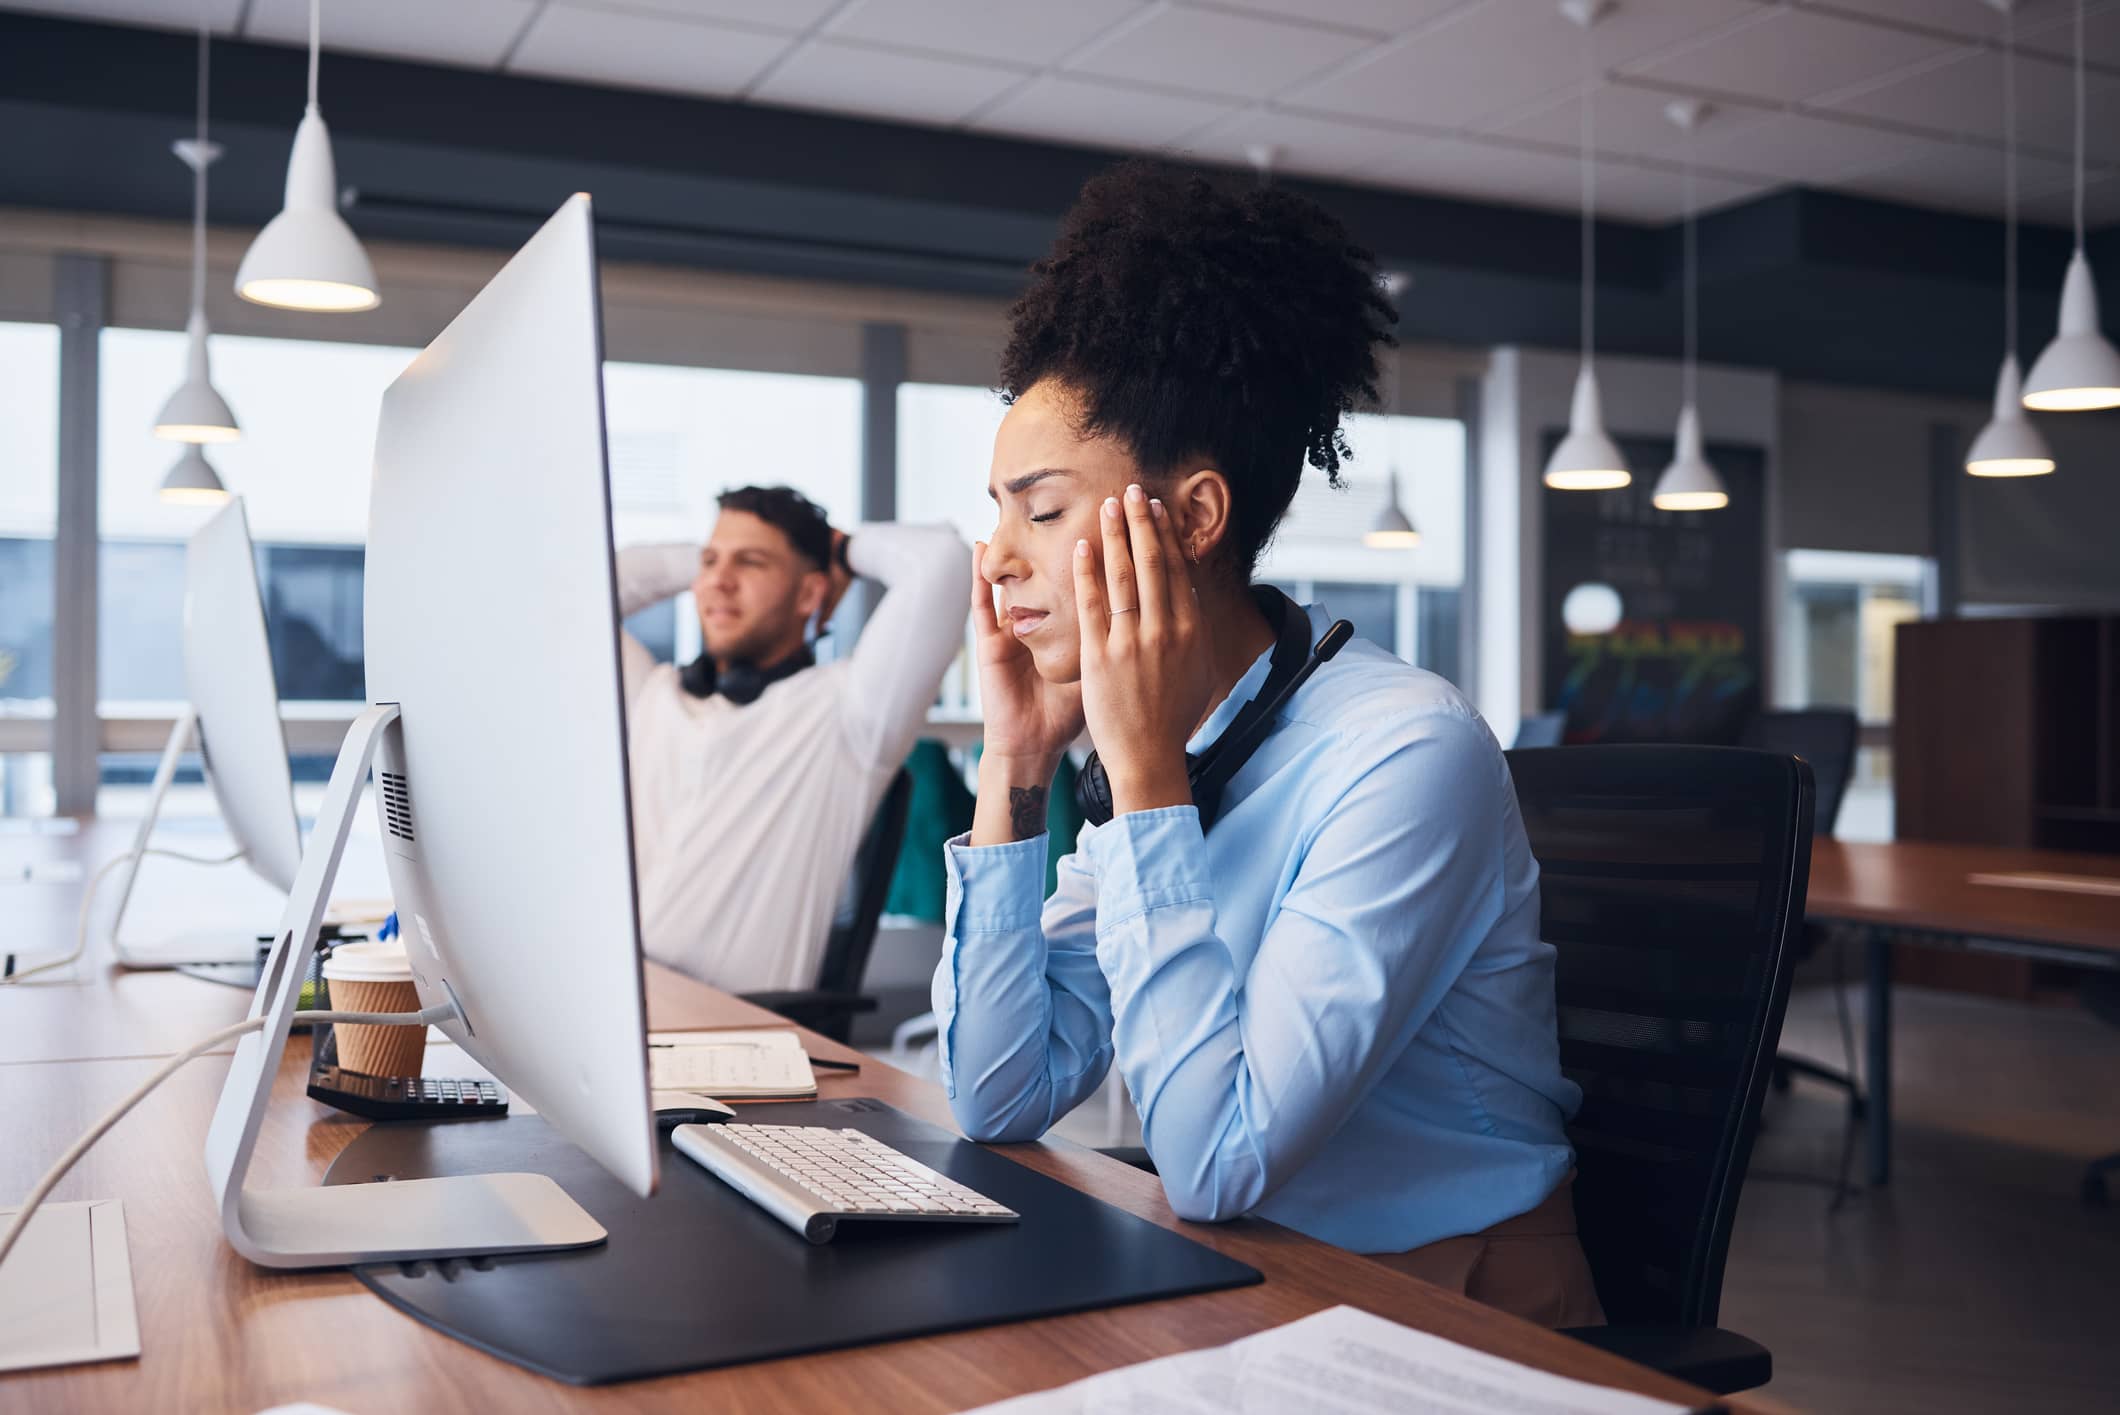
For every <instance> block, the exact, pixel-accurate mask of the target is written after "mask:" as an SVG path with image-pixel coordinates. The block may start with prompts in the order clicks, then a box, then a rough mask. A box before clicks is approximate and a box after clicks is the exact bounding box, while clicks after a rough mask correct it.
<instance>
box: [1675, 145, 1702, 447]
mask: <svg viewBox="0 0 2120 1415" xmlns="http://www.w3.org/2000/svg"><path fill="white" fill-rule="evenodd" d="M1698 121H1699V120H1698V119H1697V118H1696V119H1695V122H1698ZM1693 127H1694V124H1693V123H1688V124H1687V125H1686V179H1685V207H1686V229H1685V264H1686V270H1685V280H1686V336H1685V337H1686V364H1685V368H1684V370H1683V371H1682V372H1681V375H1680V377H1681V378H1682V379H1683V380H1684V382H1685V399H1686V403H1685V405H1686V406H1687V407H1689V408H1690V407H1692V406H1693V400H1694V390H1695V387H1696V385H1697V383H1698V379H1697V378H1696V376H1695V369H1696V367H1697V366H1698V364H1699V362H1700V248H1699V241H1698V238H1697V237H1696V236H1695V234H1694V220H1695V216H1694V208H1693Z"/></svg>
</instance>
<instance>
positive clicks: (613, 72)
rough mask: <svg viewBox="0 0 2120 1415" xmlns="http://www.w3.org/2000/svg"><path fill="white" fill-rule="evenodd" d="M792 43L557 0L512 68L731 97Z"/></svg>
mask: <svg viewBox="0 0 2120 1415" xmlns="http://www.w3.org/2000/svg"><path fill="white" fill-rule="evenodd" d="M791 42H792V41H791V40H790V39H789V38H788V37H786V36H783V35H771V34H765V33H763V32H760V31H757V30H738V29H721V28H717V27H715V26H713V25H703V24H688V23H685V22H682V21H679V20H667V19H660V18H657V17H655V16H652V15H641V14H624V15H622V14H618V13H616V12H614V11H608V10H583V9H577V8H575V7H573V6H563V5H553V6H550V7H549V8H547V9H546V10H544V11H543V12H542V13H540V14H539V15H538V17H537V18H536V19H535V20H534V21H532V22H531V25H530V30H529V33H527V34H525V35H524V36H523V40H522V43H521V44H520V45H519V46H517V48H516V51H515V56H514V58H513V59H512V60H511V61H510V62H509V65H508V67H509V69H510V71H511V72H514V73H520V74H537V75H541V76H543V77H547V78H559V79H580V80H585V81H587V82H590V83H602V84H615V85H617V86H619V87H622V88H657V89H668V90H671V91H673V92H677V93H694V94H704V95H707V96H709V97H715V98H727V97H730V96H733V95H734V94H736V93H737V92H739V91H740V90H741V89H742V88H743V87H744V85H746V84H748V83H749V82H750V81H751V80H752V79H754V78H756V77H757V76H758V74H759V73H761V72H762V71H763V70H764V69H765V67H766V65H768V64H770V63H772V62H773V61H774V60H775V59H777V58H778V57H780V55H782V54H783V53H785V52H787V48H788V46H789V44H790V43H791Z"/></svg>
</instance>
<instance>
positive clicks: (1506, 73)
mask: <svg viewBox="0 0 2120 1415" xmlns="http://www.w3.org/2000/svg"><path fill="white" fill-rule="evenodd" d="M1758 9H1759V7H1758V6H1757V5H1755V4H1753V3H1750V0H1679V3H1663V2H1662V0H1659V3H1650V4H1636V5H1622V6H1620V7H1619V8H1618V9H1616V10H1614V11H1613V12H1612V13H1611V15H1610V16H1609V17H1608V18H1606V19H1605V20H1604V21H1603V23H1601V24H1599V25H1598V27H1597V30H1596V39H1597V50H1596V52H1597V57H1598V63H1599V65H1600V67H1602V68H1604V69H1606V70H1610V69H1612V68H1613V67H1615V66H1616V65H1618V64H1621V63H1624V62H1627V61H1629V60H1632V59H1635V58H1639V57H1640V56H1642V55H1644V54H1650V53H1656V52H1660V51H1661V50H1663V49H1664V48H1666V47H1668V46H1670V45H1672V44H1674V43H1677V42H1678V41H1680V40H1683V39H1686V38H1687V37H1689V36H1692V35H1697V34H1700V33H1702V32H1704V31H1710V30H1715V29H1718V28H1720V27H1722V26H1725V25H1728V24H1730V23H1731V22H1732V21H1733V20H1737V19H1741V18H1744V17H1746V16H1750V15H1752V14H1755V13H1756V12H1757V11H1758ZM1583 68H1584V65H1583V50H1582V35H1581V31H1579V30H1577V29H1576V27H1575V26H1574V25H1572V24H1570V23H1568V21H1567V20H1565V19H1563V18H1562V17H1561V15H1560V13H1559V12H1558V10H1556V9H1554V8H1553V7H1550V6H1547V5H1543V4H1533V3H1529V0H1506V3H1493V0H1490V3H1488V4H1484V5H1480V6H1477V7H1474V8H1470V9H1465V10H1460V11H1453V12H1452V13H1451V14H1450V15H1448V16H1446V17H1445V18H1443V19H1442V20H1440V21H1439V22H1437V23H1436V24H1434V25H1431V26H1428V27H1425V28H1423V29H1421V30H1418V31H1417V32H1415V33H1414V34H1413V35H1412V36H1410V37H1408V38H1406V39H1402V40H1398V41H1395V42H1393V43H1391V44H1387V45H1382V46H1379V48H1378V50H1377V52H1376V55H1375V57H1373V58H1370V59H1367V60H1365V61H1363V62H1362V63H1361V64H1360V65H1358V66H1357V67H1354V68H1352V69H1350V70H1348V71H1347V72H1345V73H1338V74H1334V75H1332V76H1331V77H1330V78H1328V79H1325V80H1322V81H1320V82H1317V83H1313V84H1308V85H1305V86H1304V87H1303V88H1301V89H1299V90H1297V91H1295V92H1294V93H1291V94H1288V95H1286V102H1287V103H1288V105H1289V106H1291V107H1300V108H1309V109H1316V110H1320V111H1323V112H1329V113H1344V114H1349V115H1352V116H1355V117H1365V118H1371V119H1377V120H1382V121H1389V122H1403V123H1411V124H1417V125H1426V126H1431V127H1453V128H1454V127H1457V126H1460V125H1462V124H1469V123H1476V122H1480V121H1482V120H1485V119H1490V118H1493V117H1495V116H1497V115H1500V114H1503V113H1508V112H1512V111H1516V110H1520V109H1523V108H1526V107H1530V106H1534V105H1536V104H1538V103H1539V102H1540V101H1541V100H1547V99H1552V98H1555V97H1558V96H1561V95H1563V94H1568V93H1573V92H1576V91H1578V90H1579V88H1580V87H1581V84H1582V80H1583Z"/></svg>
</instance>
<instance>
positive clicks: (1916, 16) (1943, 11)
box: [1798, 0, 2032, 39]
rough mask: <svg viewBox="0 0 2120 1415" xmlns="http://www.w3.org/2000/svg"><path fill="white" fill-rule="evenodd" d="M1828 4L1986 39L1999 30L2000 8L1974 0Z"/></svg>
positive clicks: (2021, 21) (2021, 20)
mask: <svg viewBox="0 0 2120 1415" xmlns="http://www.w3.org/2000/svg"><path fill="white" fill-rule="evenodd" d="M1798 3H1799V4H1801V3H1802V0H1798ZM1829 8H1831V9H1835V10H1839V11H1842V12H1848V11H1852V12H1854V13H1855V14H1857V15H1867V16H1870V17H1872V18H1874V19H1878V20H1882V21H1885V22H1886V23H1888V24H1899V25H1907V26H1910V27H1913V28H1916V29H1928V30H1938V31H1941V32H1942V33H1945V34H1955V35H1960V36H1963V37H1964V38H1967V39H1986V38H1988V37H1989V36H1990V35H1996V36H1999V35H2000V34H2001V33H2002V12H2001V11H1999V10H1996V9H1993V8H1991V7H1989V6H1987V5H1984V4H1980V3H1978V0H1829ZM2017 8H2018V9H2019V10H2020V11H2022V10H2027V9H2030V8H2032V6H2031V5H2030V4H2028V3H2020V4H2019V5H2018V7H2017ZM2026 22H2027V20H2026V16H2024V15H2021V14H2020V15H2019V16H2018V19H2017V26H2018V28H2019V29H2023V28H2025V27H2026Z"/></svg>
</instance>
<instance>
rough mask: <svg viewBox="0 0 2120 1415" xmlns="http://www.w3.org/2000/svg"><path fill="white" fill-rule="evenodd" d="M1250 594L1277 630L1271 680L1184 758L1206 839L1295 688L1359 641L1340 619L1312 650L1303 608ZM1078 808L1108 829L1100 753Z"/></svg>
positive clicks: (1084, 774)
mask: <svg viewBox="0 0 2120 1415" xmlns="http://www.w3.org/2000/svg"><path fill="white" fill-rule="evenodd" d="M1251 593H1252V598H1253V599H1254V600H1255V601H1257V603H1258V606H1259V610H1260V612H1261V613H1263V614H1264V615H1265V616H1266V619H1267V622H1268V623H1270V624H1272V625H1273V626H1274V635H1275V637H1274V646H1273V662H1272V665H1271V666H1270V667H1269V668H1268V669H1267V670H1266V681H1265V683H1263V684H1261V685H1260V687H1259V694H1258V696H1257V697H1255V698H1253V699H1252V700H1251V701H1250V702H1248V703H1246V704H1245V705H1244V707H1243V710H1242V711H1240V712H1238V714H1237V716H1236V720H1235V721H1233V722H1231V723H1230V724H1229V726H1228V728H1227V729H1225V730H1224V731H1223V733H1222V735H1221V736H1220V737H1217V738H1216V739H1215V741H1214V745H1212V746H1210V747H1209V748H1208V749H1207V750H1206V751H1204V752H1201V753H1198V754H1197V755H1195V754H1194V753H1191V752H1188V753H1186V755H1185V775H1186V778H1187V780H1189V781H1190V782H1191V783H1192V798H1193V805H1194V806H1195V807H1197V808H1198V810H1199V812H1200V830H1201V833H1202V834H1205V833H1206V832H1207V831H1209V830H1212V829H1213V828H1214V824H1215V819H1216V817H1217V816H1219V815H1220V814H1221V811H1222V791H1223V788H1225V787H1227V786H1228V785H1229V783H1230V780H1231V779H1232V778H1233V777H1235V776H1236V774H1237V772H1238V771H1240V770H1241V769H1242V768H1243V766H1244V763H1246V762H1248V761H1250V760H1251V757H1252V753H1254V752H1256V751H1258V750H1259V747H1260V745H1261V744H1262V743H1264V742H1265V741H1266V730H1267V728H1268V726H1270V725H1271V723H1272V721H1273V715H1274V714H1275V713H1277V712H1279V711H1280V710H1281V705H1282V704H1283V703H1285V702H1287V701H1288V699H1289V698H1290V697H1291V696H1293V695H1294V693H1295V691H1296V689H1298V688H1300V687H1302V686H1303V684H1304V683H1305V682H1307V681H1309V678H1310V675H1311V674H1313V673H1315V672H1317V671H1318V668H1319V667H1320V666H1321V665H1323V664H1325V663H1328V662H1330V661H1331V659H1332V656H1333V655H1334V654H1336V653H1338V652H1339V651H1340V650H1341V649H1342V648H1343V647H1345V646H1346V643H1347V641H1348V640H1349V639H1351V638H1353V637H1354V625H1352V624H1350V623H1348V622H1347V621H1346V620H1345V619H1335V620H1333V621H1332V624H1331V626H1330V627H1328V628H1327V629H1326V630H1325V633H1324V635H1323V636H1322V637H1321V638H1319V640H1318V642H1317V644H1316V646H1315V647H1313V646H1312V645H1311V642H1310V618H1309V616H1308V615H1306V614H1304V613H1303V608H1302V606H1301V605H1299V604H1297V603H1296V602H1295V601H1294V600H1292V599H1290V598H1289V597H1288V596H1287V595H1285V594H1282V593H1281V592H1280V591H1279V590H1277V589H1275V588H1273V587H1272V586H1271V585H1253V586H1252V587H1251ZM1075 809H1076V810H1078V811H1080V812H1081V813H1082V818H1083V819H1084V820H1086V821H1088V822H1089V823H1090V824H1091V825H1104V824H1106V823H1107V822H1109V821H1110V820H1111V818H1112V815H1113V809H1112V786H1111V781H1110V779H1109V778H1108V777H1106V776H1105V774H1104V764H1103V763H1102V762H1100V761H1098V760H1097V754H1096V753H1095V752H1091V753H1090V754H1089V760H1088V761H1086V762H1084V763H1083V764H1082V770H1081V772H1080V773H1079V774H1078V775H1077V776H1076V777H1075Z"/></svg>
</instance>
